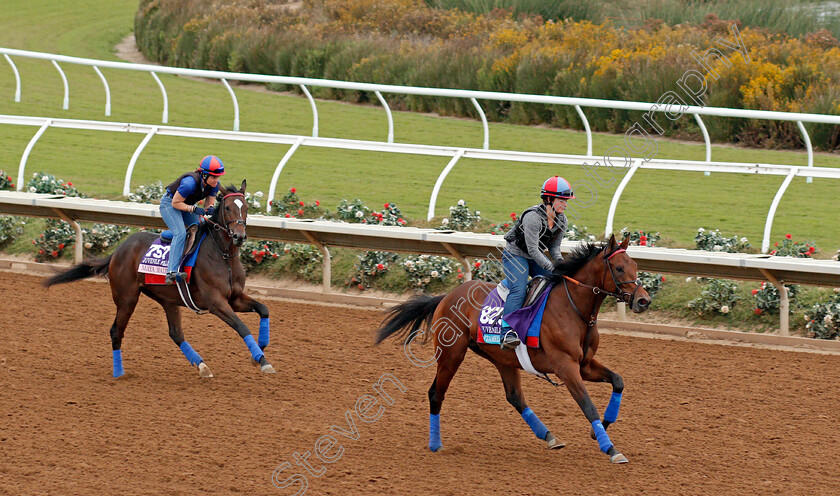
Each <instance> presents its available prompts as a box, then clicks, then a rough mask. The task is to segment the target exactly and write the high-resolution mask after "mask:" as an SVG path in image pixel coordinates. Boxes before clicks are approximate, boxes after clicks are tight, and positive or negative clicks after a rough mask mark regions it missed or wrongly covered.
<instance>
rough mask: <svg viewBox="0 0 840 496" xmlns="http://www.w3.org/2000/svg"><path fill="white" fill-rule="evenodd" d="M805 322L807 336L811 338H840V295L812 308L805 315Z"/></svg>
mask: <svg viewBox="0 0 840 496" xmlns="http://www.w3.org/2000/svg"><path fill="white" fill-rule="evenodd" d="M835 291H836V290H835ZM805 321H806V322H807V324H805V329H806V334H807V336H808V337H810V338H820V339H838V338H840V294H835V295H834V296H832V297H831V299H829V300H828V301H827V302H825V303H817V304H816V305H814V306H813V307H811V309H810V310H808V313H806V314H805Z"/></svg>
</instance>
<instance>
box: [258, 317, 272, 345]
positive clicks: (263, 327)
mask: <svg viewBox="0 0 840 496" xmlns="http://www.w3.org/2000/svg"><path fill="white" fill-rule="evenodd" d="M268 321H269V319H268V318H264V319H260V338H259V340H257V344H258V345H260V348H261V349H264V348H265V347H266V346H268V337H269V334H270V333H271V331H270V327H269V325H268Z"/></svg>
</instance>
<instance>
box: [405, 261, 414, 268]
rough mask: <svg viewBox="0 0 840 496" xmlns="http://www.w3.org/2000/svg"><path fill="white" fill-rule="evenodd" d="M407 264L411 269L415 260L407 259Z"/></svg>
mask: <svg viewBox="0 0 840 496" xmlns="http://www.w3.org/2000/svg"><path fill="white" fill-rule="evenodd" d="M405 266H406V267H408V268H409V269H410V268H412V267H414V262H412V261H411V260H406V261H405Z"/></svg>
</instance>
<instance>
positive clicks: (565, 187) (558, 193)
mask: <svg viewBox="0 0 840 496" xmlns="http://www.w3.org/2000/svg"><path fill="white" fill-rule="evenodd" d="M540 196H550V197H552V198H562V199H564V200H569V199H572V198H574V197H575V192H574V191H572V185H571V184H569V181H566V180H565V179H563V178H562V177H560V176H554V177H549V178H548V179H546V180H545V182H544V183H543V187H542V192H541V193H540Z"/></svg>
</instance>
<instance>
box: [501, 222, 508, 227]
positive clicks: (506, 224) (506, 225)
mask: <svg viewBox="0 0 840 496" xmlns="http://www.w3.org/2000/svg"><path fill="white" fill-rule="evenodd" d="M502 227H505V228H508V227H510V224H508V223H507V222H505V223H504V224H502Z"/></svg>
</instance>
